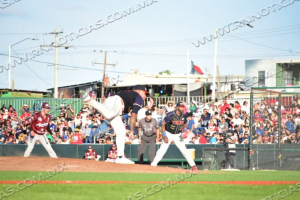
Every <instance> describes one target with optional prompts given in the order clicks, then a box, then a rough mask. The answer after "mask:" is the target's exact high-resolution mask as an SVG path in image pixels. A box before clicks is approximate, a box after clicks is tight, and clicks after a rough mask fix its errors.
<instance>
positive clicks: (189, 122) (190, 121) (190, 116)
mask: <svg viewBox="0 0 300 200" xmlns="http://www.w3.org/2000/svg"><path fill="white" fill-rule="evenodd" d="M187 120H188V126H187V127H188V128H189V129H190V130H191V131H193V130H194V127H195V121H194V120H193V119H192V113H189V114H188V117H187Z"/></svg>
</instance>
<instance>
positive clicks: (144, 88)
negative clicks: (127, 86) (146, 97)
mask: <svg viewBox="0 0 300 200" xmlns="http://www.w3.org/2000/svg"><path fill="white" fill-rule="evenodd" d="M133 89H134V90H143V91H145V92H146V93H147V94H149V92H148V91H147V88H146V86H144V85H136V86H134V87H133Z"/></svg>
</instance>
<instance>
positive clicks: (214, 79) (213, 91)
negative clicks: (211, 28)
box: [212, 29, 218, 101]
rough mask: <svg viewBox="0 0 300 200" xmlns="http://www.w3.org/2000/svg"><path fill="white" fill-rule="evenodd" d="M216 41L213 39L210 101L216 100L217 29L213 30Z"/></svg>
mask: <svg viewBox="0 0 300 200" xmlns="http://www.w3.org/2000/svg"><path fill="white" fill-rule="evenodd" d="M215 32H216V39H215V56H214V75H213V83H212V100H213V101H215V100H216V72H217V44H218V37H217V36H218V33H217V32H218V29H215Z"/></svg>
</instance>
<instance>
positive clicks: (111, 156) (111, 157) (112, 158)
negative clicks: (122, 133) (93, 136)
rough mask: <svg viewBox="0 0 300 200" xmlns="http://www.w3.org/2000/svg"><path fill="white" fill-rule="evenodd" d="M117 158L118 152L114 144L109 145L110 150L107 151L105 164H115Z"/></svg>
mask: <svg viewBox="0 0 300 200" xmlns="http://www.w3.org/2000/svg"><path fill="white" fill-rule="evenodd" d="M117 157H118V150H117V146H116V145H115V144H112V145H111V149H110V150H109V151H108V155H107V159H106V160H105V162H116V159H117Z"/></svg>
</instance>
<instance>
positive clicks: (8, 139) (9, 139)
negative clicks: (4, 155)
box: [5, 131, 16, 144]
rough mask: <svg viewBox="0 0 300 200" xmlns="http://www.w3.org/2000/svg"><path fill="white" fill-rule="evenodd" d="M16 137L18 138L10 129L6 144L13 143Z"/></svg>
mask: <svg viewBox="0 0 300 200" xmlns="http://www.w3.org/2000/svg"><path fill="white" fill-rule="evenodd" d="M14 139H16V138H15V135H14V134H13V133H12V132H11V131H8V133H7V138H6V142H5V144H13V140H14Z"/></svg>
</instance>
